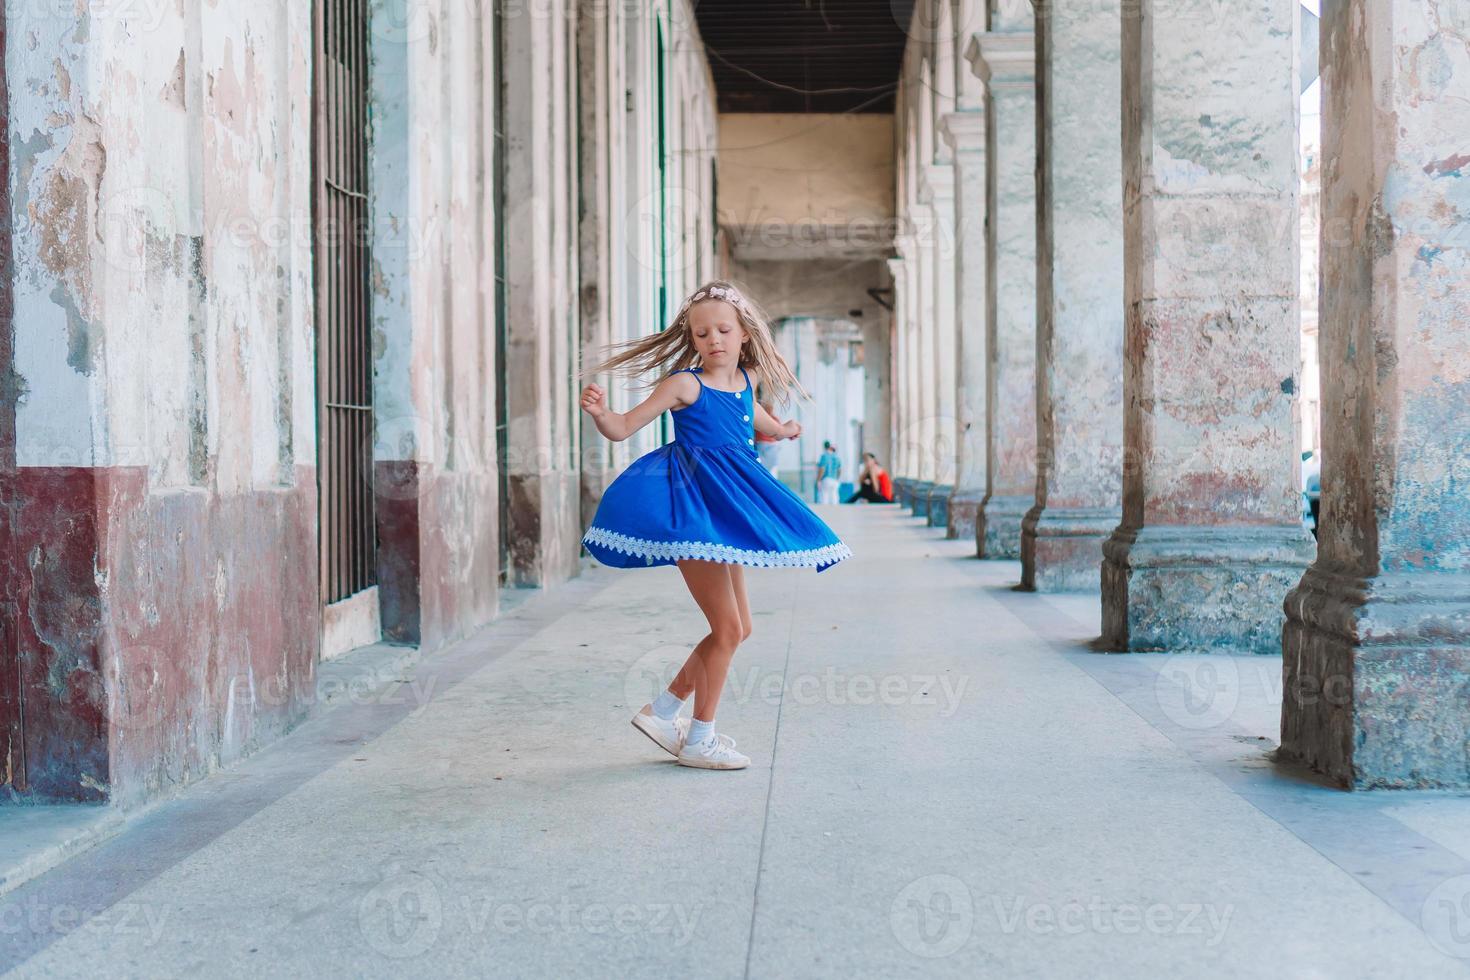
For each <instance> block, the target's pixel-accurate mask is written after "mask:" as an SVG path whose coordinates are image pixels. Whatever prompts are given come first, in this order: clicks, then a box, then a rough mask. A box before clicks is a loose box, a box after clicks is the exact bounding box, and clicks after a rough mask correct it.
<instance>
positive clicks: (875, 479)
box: [847, 453, 893, 504]
mask: <svg viewBox="0 0 1470 980" xmlns="http://www.w3.org/2000/svg"><path fill="white" fill-rule="evenodd" d="M859 500H866V501H868V502H869V503H874V504H891V503H893V480H892V479H891V478H889V476H888V471H887V470H885V469H884V468H883V467H882V466H881V465H879V463H878V457H877V456H874V455H873V454H872V453H863V470H862V480H861V483H860V485H859V486H858V491H857V493H855V494H853V495H852V496H851V497H848V498H847V502H848V503H850V504H852V503H856V502H857V501H859Z"/></svg>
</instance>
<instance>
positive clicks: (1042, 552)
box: [1021, 0, 1123, 592]
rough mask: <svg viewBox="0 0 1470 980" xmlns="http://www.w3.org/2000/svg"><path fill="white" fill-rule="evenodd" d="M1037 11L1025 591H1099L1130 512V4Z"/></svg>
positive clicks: (1057, 4)
mask: <svg viewBox="0 0 1470 980" xmlns="http://www.w3.org/2000/svg"><path fill="white" fill-rule="evenodd" d="M1034 2H1035V7H1036V99H1037V114H1036V118H1037V132H1036V155H1037V179H1038V183H1039V186H1038V198H1037V231H1036V249H1037V267H1036V316H1037V319H1036V356H1037V361H1036V440H1037V457H1036V502H1035V505H1034V506H1033V507H1032V508H1031V511H1030V513H1028V514H1027V515H1026V520H1025V522H1024V524H1023V527H1022V531H1021V585H1022V586H1023V587H1024V588H1028V589H1038V590H1040V591H1043V592H1051V591H1077V590H1086V591H1096V590H1097V589H1098V588H1099V584H1100V582H1101V570H1102V545H1103V541H1104V540H1105V539H1106V538H1107V536H1108V535H1109V534H1111V533H1112V531H1113V529H1114V528H1116V527H1117V526H1118V520H1119V518H1120V517H1121V516H1122V507H1121V496H1122V476H1123V472H1122V471H1123V227H1122V226H1123V174H1122V145H1121V139H1120V136H1119V130H1120V128H1121V125H1122V113H1121V109H1120V103H1121V99H1122V95H1121V92H1120V81H1119V72H1118V57H1119V48H1120V45H1121V42H1120V35H1119V32H1120V30H1121V20H1120V15H1119V4H1120V3H1121V0H1094V2H1091V3H1086V4H1079V3H1076V2H1075V0H1034Z"/></svg>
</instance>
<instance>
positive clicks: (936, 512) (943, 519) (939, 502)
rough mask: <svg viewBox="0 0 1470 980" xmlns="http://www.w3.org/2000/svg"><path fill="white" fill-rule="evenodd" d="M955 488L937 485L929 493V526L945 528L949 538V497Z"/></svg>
mask: <svg viewBox="0 0 1470 980" xmlns="http://www.w3.org/2000/svg"><path fill="white" fill-rule="evenodd" d="M952 493H954V487H953V486H952V485H950V484H948V483H936V484H934V486H933V488H932V489H930V491H929V515H928V516H929V526H930V527H942V528H945V535H944V536H945V537H949V536H950V535H949V531H948V529H949V495H950V494H952Z"/></svg>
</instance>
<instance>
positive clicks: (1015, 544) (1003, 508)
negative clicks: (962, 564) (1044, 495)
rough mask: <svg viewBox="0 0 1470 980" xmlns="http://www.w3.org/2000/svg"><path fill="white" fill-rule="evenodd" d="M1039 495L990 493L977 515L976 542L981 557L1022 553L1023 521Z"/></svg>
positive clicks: (1017, 555) (1012, 556)
mask: <svg viewBox="0 0 1470 980" xmlns="http://www.w3.org/2000/svg"><path fill="white" fill-rule="evenodd" d="M1035 503H1036V497H1035V496H1034V495H1030V496H1020V495H1018V496H1012V497H1002V496H995V495H987V496H986V498H985V500H984V502H983V503H981V505H980V514H979V516H978V517H977V518H976V519H975V545H976V547H977V549H978V551H979V554H980V557H981V558H1010V559H1016V558H1020V557H1021V522H1022V521H1023V520H1025V518H1026V512H1027V511H1028V510H1030V509H1031V507H1032V505H1034V504H1035Z"/></svg>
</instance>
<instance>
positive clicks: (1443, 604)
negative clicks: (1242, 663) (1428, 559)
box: [1279, 566, 1470, 789]
mask: <svg viewBox="0 0 1470 980" xmlns="http://www.w3.org/2000/svg"><path fill="white" fill-rule="evenodd" d="M1282 652H1283V655H1284V659H1285V662H1284V664H1283V687H1282V694H1283V699H1282V706H1281V750H1280V753H1279V754H1280V756H1281V757H1282V758H1285V759H1292V760H1297V761H1301V762H1304V763H1306V764H1308V765H1310V766H1312V767H1313V768H1315V769H1317V770H1318V771H1320V772H1322V773H1324V774H1325V775H1326V776H1328V777H1329V778H1330V779H1332V780H1334V781H1336V782H1337V783H1338V784H1339V785H1341V786H1344V787H1347V788H1351V789H1376V788H1394V789H1422V788H1430V787H1446V788H1456V789H1465V788H1470V735H1467V733H1470V575H1464V574H1453V575H1452V574H1446V573H1436V572H1411V573H1406V574H1396V575H1379V576H1375V577H1373V578H1367V579H1364V578H1354V577H1349V576H1344V575H1337V574H1334V573H1331V572H1327V571H1322V570H1319V569H1318V568H1316V567H1315V566H1314V567H1313V568H1311V569H1309V570H1308V571H1307V573H1306V575H1304V576H1303V577H1302V581H1301V584H1300V585H1298V586H1297V587H1296V588H1295V589H1294V590H1293V591H1292V592H1291V594H1290V595H1289V596H1287V598H1286V626H1285V629H1284V630H1283V631H1282Z"/></svg>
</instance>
